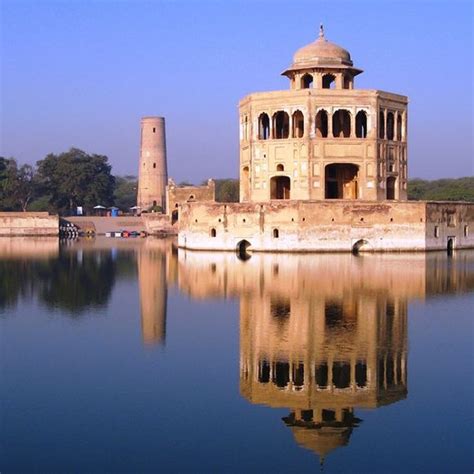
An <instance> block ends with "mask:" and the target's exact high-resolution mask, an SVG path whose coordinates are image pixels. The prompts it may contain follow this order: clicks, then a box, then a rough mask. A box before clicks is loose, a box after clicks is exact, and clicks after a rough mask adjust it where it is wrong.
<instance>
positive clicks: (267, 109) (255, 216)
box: [178, 26, 474, 254]
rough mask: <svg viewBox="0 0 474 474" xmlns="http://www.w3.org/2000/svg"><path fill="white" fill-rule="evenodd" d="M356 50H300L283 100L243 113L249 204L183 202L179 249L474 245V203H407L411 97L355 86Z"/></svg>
mask: <svg viewBox="0 0 474 474" xmlns="http://www.w3.org/2000/svg"><path fill="white" fill-rule="evenodd" d="M361 73H362V70H361V69H358V68H356V67H355V66H354V64H353V62H352V59H351V55H350V54H349V52H348V51H347V50H346V49H344V48H342V47H340V46H338V45H336V44H334V43H332V42H330V41H328V40H327V39H326V37H325V34H324V30H323V27H322V26H321V28H320V31H319V36H318V38H317V39H316V40H315V41H313V42H312V43H310V44H308V45H306V46H304V47H302V48H300V49H299V50H298V51H296V53H295V55H294V57H293V62H292V64H291V65H290V66H289V67H288V68H287V69H285V70H284V71H283V73H282V75H284V76H286V77H287V78H288V80H289V89H288V90H284V91H270V92H258V93H253V94H249V95H248V96H246V97H244V98H243V99H242V100H241V101H240V104H239V119H240V127H239V132H240V167H239V169H240V203H235V204H230V203H228V204H225V203H199V202H196V203H184V204H183V205H182V206H181V212H180V222H179V228H180V231H179V238H178V240H179V245H180V247H183V248H189V249H201V250H204V249H205V250H237V251H238V252H239V253H240V254H244V253H245V252H248V251H283V252H313V251H314V252H318V251H348V252H350V251H353V252H357V251H426V250H442V249H445V250H447V251H448V252H452V251H453V250H454V249H460V248H472V247H474V237H473V232H470V229H471V230H472V224H473V221H474V205H473V204H469V203H459V202H458V203H452V202H425V201H423V202H422V201H416V202H415V201H408V200H407V180H408V175H407V160H408V156H407V140H408V133H407V122H408V120H407V113H408V112H407V105H408V98H407V97H406V96H403V95H400V94H395V93H391V92H384V91H381V90H364V89H357V88H356V78H357V76H358V75H359V74H361Z"/></svg>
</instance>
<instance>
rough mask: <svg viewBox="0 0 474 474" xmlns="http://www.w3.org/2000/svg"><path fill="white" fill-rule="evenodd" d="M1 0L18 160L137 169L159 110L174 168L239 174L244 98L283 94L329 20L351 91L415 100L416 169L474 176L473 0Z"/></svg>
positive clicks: (4, 105) (5, 83)
mask: <svg viewBox="0 0 474 474" xmlns="http://www.w3.org/2000/svg"><path fill="white" fill-rule="evenodd" d="M0 3H1V40H0V46H1V51H0V53H1V78H2V79H1V110H0V113H1V116H0V118H1V143H0V145H1V146H0V153H1V154H2V155H3V156H13V157H16V158H17V159H18V160H19V161H20V162H21V163H34V162H36V161H37V160H39V159H41V158H43V157H44V156H45V155H46V154H47V153H49V152H54V153H59V152H61V151H65V150H67V149H68V148H70V147H71V146H75V147H78V148H82V149H84V150H86V151H87V152H90V153H101V154H106V155H107V156H108V157H109V159H110V162H111V163H112V165H113V171H114V173H115V174H136V173H137V167H138V150H139V122H140V117H141V116H145V115H162V116H165V117H166V121H167V123H166V126H167V139H168V167H169V173H170V175H171V176H173V177H174V178H175V179H176V180H177V181H181V180H184V179H186V180H190V181H193V182H200V181H201V180H203V179H205V178H207V177H216V178H218V177H236V176H237V174H238V113H237V105H238V101H239V99H240V98H242V97H243V96H245V95H246V94H248V93H251V92H256V91H263V90H278V89H287V88H288V83H287V79H286V78H285V77H282V76H280V73H281V71H283V69H284V68H285V67H287V66H288V65H289V64H290V63H291V60H292V56H293V54H294V52H295V51H296V50H297V49H298V48H299V47H301V46H303V45H305V44H307V43H309V42H311V41H313V40H314V39H315V38H316V36H317V32H318V27H319V23H320V22H322V23H324V25H325V32H326V37H327V39H329V40H330V41H333V42H335V43H337V44H339V45H341V46H343V47H345V48H346V49H348V50H349V51H350V53H351V55H352V59H353V61H354V64H355V66H357V67H359V68H361V69H364V71H365V72H364V73H363V74H362V75H360V76H358V77H357V79H356V87H358V88H369V89H381V90H386V91H391V92H397V93H401V94H405V95H408V96H409V99H410V105H409V136H408V138H409V157H408V158H409V172H410V176H411V177H415V176H417V177H424V178H439V177H458V176H467V175H473V174H474V163H473V160H474V158H473V77H472V76H473V72H472V71H473V66H472V64H473V59H474V58H473V7H472V5H471V2H469V1H453V0H451V1H418V0H412V1H403V2H400V1H371V2H364V1H357V0H355V1H346V2H340V1H335V0H332V1H298V0H293V1H290V0H288V1H264V0H261V1H250V0H248V1H243V0H241V1H233V0H222V1H217V0H214V1H205V0H204V1H203V0H196V1H191V0H187V1H184V0H181V1H140V0H137V1H132V0H128V1H108V0H102V1H56V2H50V1H41V0H36V1H33V2H31V1H20V0H16V1H10V0H1V1H0Z"/></svg>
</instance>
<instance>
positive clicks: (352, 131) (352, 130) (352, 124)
mask: <svg viewBox="0 0 474 474" xmlns="http://www.w3.org/2000/svg"><path fill="white" fill-rule="evenodd" d="M355 128H356V114H355V109H353V110H351V138H356V129H355Z"/></svg>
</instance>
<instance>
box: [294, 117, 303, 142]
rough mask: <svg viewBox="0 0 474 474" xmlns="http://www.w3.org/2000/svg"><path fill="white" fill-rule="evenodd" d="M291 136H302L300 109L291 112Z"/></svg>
mask: <svg viewBox="0 0 474 474" xmlns="http://www.w3.org/2000/svg"><path fill="white" fill-rule="evenodd" d="M292 119H293V120H292V122H293V138H303V136H304V115H303V112H301V110H296V111H295V112H293V116H292Z"/></svg>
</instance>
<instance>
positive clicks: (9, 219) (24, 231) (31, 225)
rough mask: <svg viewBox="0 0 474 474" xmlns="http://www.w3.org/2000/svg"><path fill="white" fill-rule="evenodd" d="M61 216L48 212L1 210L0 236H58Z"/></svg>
mask: <svg viewBox="0 0 474 474" xmlns="http://www.w3.org/2000/svg"><path fill="white" fill-rule="evenodd" d="M58 234H59V217H58V216H51V215H49V214H48V213H47V212H0V236H56V235H58Z"/></svg>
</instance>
